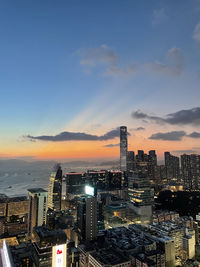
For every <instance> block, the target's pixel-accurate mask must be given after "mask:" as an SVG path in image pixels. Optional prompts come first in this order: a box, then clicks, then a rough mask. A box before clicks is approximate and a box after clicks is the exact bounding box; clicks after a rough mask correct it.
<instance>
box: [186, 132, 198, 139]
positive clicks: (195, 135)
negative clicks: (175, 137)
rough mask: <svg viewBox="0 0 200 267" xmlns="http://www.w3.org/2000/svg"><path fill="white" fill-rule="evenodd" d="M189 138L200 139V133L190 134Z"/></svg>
mask: <svg viewBox="0 0 200 267" xmlns="http://www.w3.org/2000/svg"><path fill="white" fill-rule="evenodd" d="M188 137H191V138H200V133H198V132H192V133H191V134H188Z"/></svg>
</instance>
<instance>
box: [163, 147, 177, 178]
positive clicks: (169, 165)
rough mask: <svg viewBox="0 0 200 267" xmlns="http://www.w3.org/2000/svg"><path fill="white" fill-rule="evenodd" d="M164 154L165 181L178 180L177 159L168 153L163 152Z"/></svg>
mask: <svg viewBox="0 0 200 267" xmlns="http://www.w3.org/2000/svg"><path fill="white" fill-rule="evenodd" d="M164 154H165V167H166V177H167V180H168V181H170V180H171V179H174V178H176V179H178V178H180V166H179V158H178V157H176V156H173V155H171V154H170V152H165V153H164Z"/></svg>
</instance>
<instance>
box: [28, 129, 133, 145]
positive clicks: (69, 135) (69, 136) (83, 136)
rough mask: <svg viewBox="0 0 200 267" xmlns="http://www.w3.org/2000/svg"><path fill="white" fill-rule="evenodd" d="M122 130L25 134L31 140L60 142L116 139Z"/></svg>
mask: <svg viewBox="0 0 200 267" xmlns="http://www.w3.org/2000/svg"><path fill="white" fill-rule="evenodd" d="M119 135H120V130H119V128H116V129H114V130H111V131H109V132H107V133H105V134H104V135H101V136H98V135H92V134H87V133H77V132H62V133H59V134H57V135H41V136H31V135H27V136H25V138H26V139H29V140H30V141H33V140H40V141H53V142H60V141H106V140H111V139H114V138H115V137H119ZM128 135H130V134H129V133H128Z"/></svg>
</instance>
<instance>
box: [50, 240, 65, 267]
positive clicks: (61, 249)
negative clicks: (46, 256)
mask: <svg viewBox="0 0 200 267" xmlns="http://www.w3.org/2000/svg"><path fill="white" fill-rule="evenodd" d="M52 253H53V255H52V267H66V256H67V255H66V244H63V245H58V246H54V247H53V251H52Z"/></svg>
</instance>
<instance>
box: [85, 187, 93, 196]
mask: <svg viewBox="0 0 200 267" xmlns="http://www.w3.org/2000/svg"><path fill="white" fill-rule="evenodd" d="M85 193H86V195H90V196H94V187H92V186H89V185H86V186H85Z"/></svg>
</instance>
